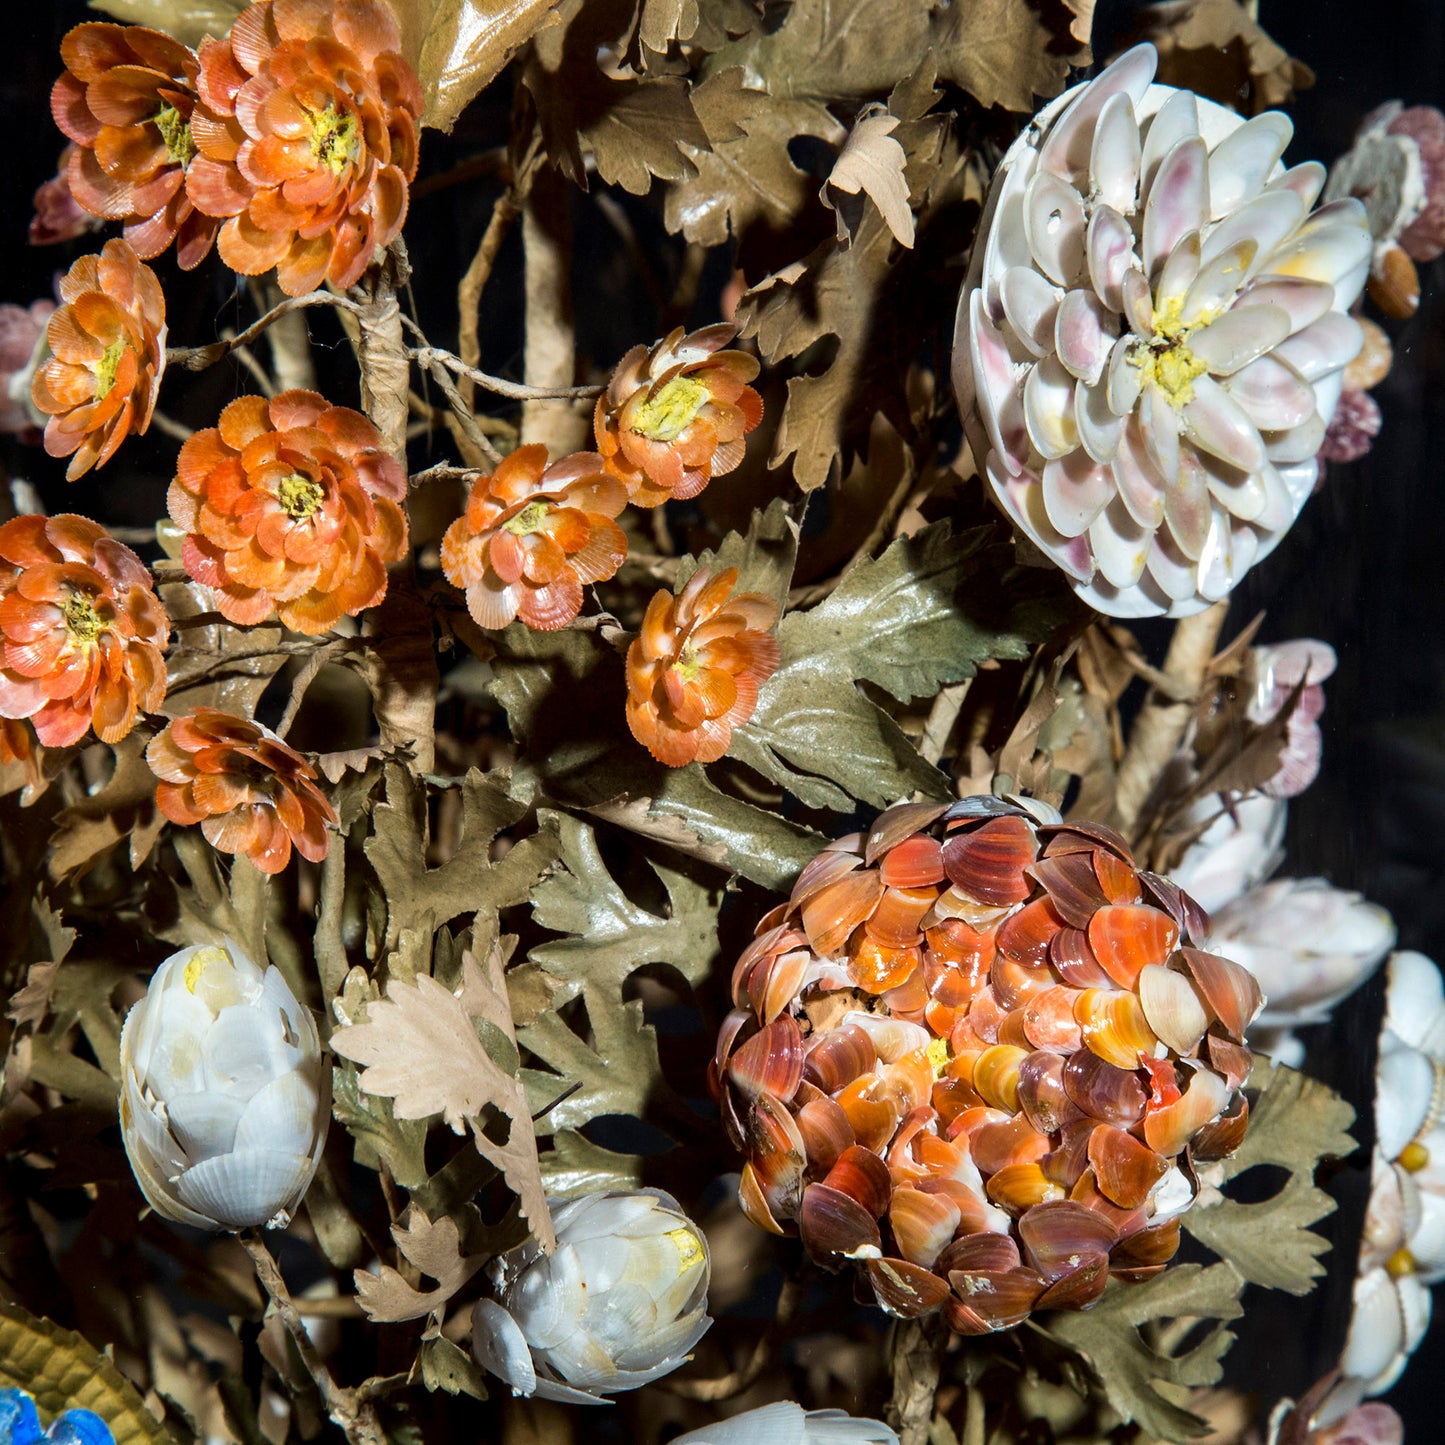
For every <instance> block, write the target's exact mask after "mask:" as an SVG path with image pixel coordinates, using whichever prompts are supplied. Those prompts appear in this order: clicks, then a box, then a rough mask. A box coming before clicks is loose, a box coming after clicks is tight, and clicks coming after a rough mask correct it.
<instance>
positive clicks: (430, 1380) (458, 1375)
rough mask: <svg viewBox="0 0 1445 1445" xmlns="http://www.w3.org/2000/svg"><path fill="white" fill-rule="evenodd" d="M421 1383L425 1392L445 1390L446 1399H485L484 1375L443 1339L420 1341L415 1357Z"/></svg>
mask: <svg viewBox="0 0 1445 1445" xmlns="http://www.w3.org/2000/svg"><path fill="white" fill-rule="evenodd" d="M416 1363H417V1368H418V1370H420V1372H421V1382H422V1384H423V1385H424V1386H425V1387H426V1388H427V1389H428V1390H445V1391H446V1392H447V1394H448V1395H470V1396H471V1397H472V1398H473V1399H474V1400H485V1399H486V1398H487V1372H486V1371H485V1370H484V1369H482V1367H481V1366H480V1365H479V1364H478V1363H477V1362H476V1360H474V1359H473V1358H472V1356H471V1355H470V1354H469V1353H468V1352H467V1351H466V1350H464V1349H462V1348H461V1346H460V1345H454V1344H453V1343H452V1342H451V1341H450V1340H449V1339H447V1338H446V1336H445V1335H436V1336H435V1337H433V1338H432V1339H429V1340H423V1341H422V1346H421V1351H420V1353H419V1354H418V1355H417V1361H416Z"/></svg>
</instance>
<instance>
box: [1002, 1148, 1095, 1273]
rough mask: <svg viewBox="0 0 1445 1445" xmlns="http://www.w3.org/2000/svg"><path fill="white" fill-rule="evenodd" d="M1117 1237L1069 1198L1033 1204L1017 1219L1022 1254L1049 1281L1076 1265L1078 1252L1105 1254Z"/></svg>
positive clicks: (1092, 1211)
mask: <svg viewBox="0 0 1445 1445" xmlns="http://www.w3.org/2000/svg"><path fill="white" fill-rule="evenodd" d="M1100 1127H1101V1128H1102V1127H1103V1126H1102V1125H1101V1126H1100ZM1095 1132H1097V1130H1096V1131H1095ZM1118 1237H1119V1236H1118V1233H1117V1232H1116V1231H1115V1229H1114V1226H1113V1224H1112V1222H1111V1221H1110V1220H1108V1219H1106V1218H1105V1217H1104V1216H1103V1215H1102V1214H1099V1213H1098V1212H1097V1211H1095V1210H1093V1209H1089V1208H1087V1207H1086V1206H1084V1205H1082V1204H1078V1203H1076V1202H1075V1201H1074V1200H1072V1199H1058V1200H1053V1201H1051V1202H1049V1203H1047V1204H1040V1205H1037V1206H1036V1207H1035V1208H1033V1209H1030V1210H1029V1212H1028V1213H1027V1214H1025V1215H1024V1216H1023V1217H1022V1218H1021V1219H1020V1220H1019V1239H1020V1241H1021V1242H1022V1244H1023V1251H1024V1258H1025V1259H1026V1260H1027V1261H1028V1264H1029V1266H1030V1268H1032V1269H1036V1270H1038V1272H1039V1273H1040V1274H1041V1275H1043V1277H1044V1278H1045V1279H1046V1280H1049V1281H1050V1282H1052V1281H1054V1280H1059V1279H1063V1278H1064V1276H1065V1275H1067V1274H1069V1273H1070V1272H1071V1271H1072V1270H1074V1269H1075V1268H1077V1267H1078V1261H1079V1257H1080V1256H1084V1255H1101V1256H1105V1257H1107V1255H1108V1253H1109V1251H1110V1250H1111V1249H1112V1248H1113V1247H1114V1244H1115V1242H1116V1241H1117V1239H1118Z"/></svg>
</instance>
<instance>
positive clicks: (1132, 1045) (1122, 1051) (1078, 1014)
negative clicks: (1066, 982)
mask: <svg viewBox="0 0 1445 1445" xmlns="http://www.w3.org/2000/svg"><path fill="white" fill-rule="evenodd" d="M1074 1017H1075V1018H1076V1019H1078V1021H1079V1026H1080V1028H1081V1029H1082V1031H1083V1035H1084V1047H1085V1048H1086V1049H1088V1050H1089V1051H1090V1052H1092V1053H1095V1054H1097V1055H1098V1056H1099V1057H1100V1058H1101V1059H1103V1060H1104V1062H1105V1063H1108V1064H1113V1065H1114V1067H1115V1068H1119V1069H1137V1068H1138V1067H1139V1056H1140V1055H1141V1054H1150V1055H1152V1054H1154V1053H1155V1052H1156V1050H1157V1049H1158V1047H1159V1040H1158V1038H1156V1037H1155V1034H1154V1031H1153V1030H1152V1029H1151V1028H1150V1027H1149V1023H1148V1020H1147V1019H1146V1018H1145V1017H1144V1009H1143V1007H1142V1006H1141V1004H1140V1003H1139V999H1138V997H1137V995H1135V994H1132V993H1125V992H1123V990H1121V989H1114V988H1086V989H1084V990H1083V992H1082V993H1080V994H1079V996H1078V998H1077V999H1075V1000H1074Z"/></svg>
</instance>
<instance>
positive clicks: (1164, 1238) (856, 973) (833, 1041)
mask: <svg viewBox="0 0 1445 1445" xmlns="http://www.w3.org/2000/svg"><path fill="white" fill-rule="evenodd" d="M1204 926H1205V919H1204V916H1203V914H1202V912H1201V910H1200V909H1199V907H1198V905H1197V904H1196V903H1195V902H1194V901H1193V900H1192V899H1191V898H1189V896H1188V895H1187V894H1185V893H1183V892H1181V891H1180V889H1179V888H1178V887H1177V886H1176V885H1175V884H1173V883H1171V882H1170V881H1169V880H1168V879H1165V878H1163V877H1160V876H1159V875H1157V874H1153V873H1147V872H1141V871H1140V870H1139V869H1138V868H1137V867H1136V866H1135V864H1134V861H1133V859H1132V857H1131V856H1130V853H1129V849H1128V847H1127V845H1126V844H1125V843H1124V841H1123V839H1121V838H1120V837H1119V836H1118V835H1117V834H1115V833H1113V832H1112V831H1111V830H1109V829H1108V828H1105V827H1102V826H1100V825H1097V824H1092V823H1086V822H1069V823H1064V822H1062V821H1060V818H1059V815H1058V813H1057V812H1055V811H1054V810H1053V809H1051V808H1047V807H1045V806H1044V805H1041V804H1037V803H1032V802H1027V803H1025V802H1014V801H1011V800H1004V799H999V798H993V797H978V798H965V799H963V800H962V801H961V802H958V803H954V804H952V805H946V804H933V803H905V804H901V805H900V806H898V807H895V808H890V809H889V810H888V811H887V812H885V813H883V814H881V815H880V816H879V817H878V818H877V819H876V820H875V821H874V823H873V825H872V827H871V828H870V829H869V831H868V833H867V835H866V837H864V836H862V835H854V836H852V837H849V838H844V839H840V840H839V841H838V842H836V843H833V844H831V845H829V846H828V847H827V848H825V849H824V850H823V851H822V852H821V853H820V854H819V855H818V856H817V857H816V858H815V859H814V860H813V861H812V862H811V863H809V864H808V865H807V867H806V868H804V869H803V872H802V873H801V874H800V875H799V877H798V881H797V883H796V884H795V885H794V888H793V893H792V896H791V898H790V899H789V900H788V902H787V903H785V904H783V905H780V906H779V907H777V908H775V909H773V910H772V912H770V913H769V914H767V915H766V916H765V917H764V918H763V919H762V920H761V921H760V923H759V924H758V927H757V931H756V936H755V937H754V939H753V942H752V944H751V945H750V946H749V947H748V948H747V949H746V950H745V951H744V953H743V954H742V956H741V957H740V958H739V959H738V962H737V965H736V967H735V969H734V971H733V979H732V991H733V1002H734V1004H735V1005H736V1007H735V1008H734V1009H733V1011H732V1012H731V1013H730V1014H729V1015H728V1017H727V1018H726V1019H725V1020H724V1023H723V1026H722V1029H721V1031H720V1033H719V1036H718V1043H717V1050H716V1053H715V1055H714V1061H713V1066H712V1068H713V1073H712V1079H713V1084H714V1087H715V1090H716V1092H717V1094H718V1096H719V1098H720V1101H721V1105H722V1119H723V1125H724V1128H725V1130H726V1131H727V1133H728V1135H729V1137H730V1138H731V1139H732V1141H733V1143H734V1144H735V1145H736V1146H737V1147H738V1148H739V1149H740V1150H741V1151H742V1153H743V1154H744V1156H745V1158H746V1162H745V1164H744V1166H743V1171H742V1180H741V1183H740V1185H739V1198H740V1201H741V1204H742V1207H743V1210H744V1212H745V1213H746V1214H747V1215H748V1217H749V1218H750V1219H752V1220H753V1222H754V1223H755V1224H758V1225H759V1226H760V1227H761V1228H763V1229H766V1230H769V1231H771V1232H772V1233H776V1234H782V1233H793V1232H796V1233H797V1234H799V1235H800V1236H801V1238H802V1242H803V1245H804V1247H805V1248H806V1249H807V1251H808V1252H809V1254H810V1255H811V1256H812V1257H813V1259H814V1260H816V1261H817V1262H818V1263H820V1264H822V1265H824V1266H826V1267H829V1268H832V1269H838V1268H842V1267H844V1266H845V1265H848V1264H850V1263H851V1264H853V1265H855V1266H856V1267H858V1268H860V1269H861V1270H862V1271H863V1273H864V1275H865V1278H866V1281H867V1284H868V1285H869V1286H871V1289H872V1292H873V1294H874V1296H875V1298H876V1299H877V1301H878V1303H879V1304H880V1305H881V1306H882V1307H883V1308H884V1309H885V1310H887V1311H889V1312H890V1313H892V1314H895V1315H901V1316H904V1317H907V1318H916V1317H919V1316H922V1315H927V1314H933V1313H936V1312H939V1311H942V1313H943V1317H944V1319H945V1320H946V1322H947V1323H948V1324H949V1325H950V1326H951V1327H952V1328H953V1329H954V1330H956V1331H958V1332H959V1333H962V1334H984V1333H988V1332H991V1331H995V1330H1001V1329H1007V1328H1009V1327H1011V1326H1013V1325H1016V1324H1019V1323H1020V1322H1021V1321H1023V1320H1025V1319H1026V1318H1028V1316H1029V1315H1030V1314H1031V1313H1032V1312H1033V1311H1035V1310H1046V1309H1084V1308H1087V1307H1088V1306H1089V1305H1090V1304H1092V1303H1093V1302H1094V1301H1095V1300H1097V1299H1098V1298H1099V1296H1100V1295H1101V1294H1102V1293H1103V1290H1104V1286H1105V1283H1106V1282H1107V1279H1108V1276H1109V1274H1110V1273H1111V1272H1112V1273H1114V1274H1116V1275H1118V1276H1120V1277H1121V1278H1123V1279H1125V1280H1140V1279H1145V1278H1148V1277H1150V1276H1152V1275H1154V1274H1157V1273H1158V1272H1159V1271H1160V1270H1161V1269H1163V1268H1164V1267H1165V1266H1166V1265H1167V1263H1168V1261H1169V1260H1170V1259H1171V1258H1172V1256H1173V1255H1174V1252H1175V1250H1176V1248H1177V1246H1178V1242H1179V1228H1180V1216H1181V1215H1182V1214H1183V1213H1184V1211H1185V1210H1186V1209H1188V1208H1189V1206H1190V1204H1191V1203H1192V1202H1193V1197H1194V1191H1195V1188H1196V1186H1195V1184H1194V1182H1193V1181H1194V1180H1195V1179H1196V1178H1197V1174H1196V1169H1197V1167H1198V1166H1199V1165H1201V1164H1203V1163H1204V1162H1205V1161H1207V1160H1211V1159H1218V1158H1222V1157H1224V1156H1226V1155H1228V1154H1229V1153H1231V1152H1233V1150H1234V1149H1235V1148H1237V1147H1238V1145H1239V1143H1240V1141H1241V1140H1242V1139H1243V1137H1244V1134H1245V1130H1246V1128H1247V1124H1248V1106H1247V1101H1246V1100H1245V1099H1244V1097H1243V1096H1242V1094H1241V1093H1240V1090H1241V1089H1242V1087H1243V1084H1244V1082H1245V1080H1246V1079H1247V1078H1248V1077H1249V1074H1250V1070H1251V1067H1252V1056H1251V1054H1250V1051H1249V1049H1248V1047H1247V1046H1246V1044H1245V1039H1244V1034H1245V1029H1246V1028H1247V1027H1248V1025H1249V1024H1250V1022H1251V1020H1252V1019H1253V1018H1254V1016H1255V1015H1256V1014H1257V1013H1258V1011H1259V1009H1260V1006H1261V1004H1262V1003H1263V999H1262V996H1261V994H1260V991H1259V987H1258V985H1257V984H1256V983H1255V981H1254V979H1253V978H1252V977H1251V976H1250V975H1249V973H1248V972H1247V971H1246V970H1245V969H1243V968H1241V967H1240V966H1239V965H1238V964H1235V963H1232V962H1230V961H1229V960H1228V959H1224V958H1220V957H1219V956H1217V955H1215V954H1211V953H1206V952H1204V951H1203V950H1202V949H1201V948H1199V947H1198V946H1197V944H1198V940H1199V938H1200V936H1201V935H1202V934H1203V932H1204Z"/></svg>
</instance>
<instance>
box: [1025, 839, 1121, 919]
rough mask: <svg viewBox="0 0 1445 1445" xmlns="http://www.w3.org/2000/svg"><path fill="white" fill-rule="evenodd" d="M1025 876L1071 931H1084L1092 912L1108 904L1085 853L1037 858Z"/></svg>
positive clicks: (1090, 857) (1091, 861)
mask: <svg viewBox="0 0 1445 1445" xmlns="http://www.w3.org/2000/svg"><path fill="white" fill-rule="evenodd" d="M1027 872H1028V875H1029V877H1031V878H1032V879H1034V881H1035V882H1036V883H1039V884H1040V885H1041V886H1042V887H1043V889H1044V891H1045V892H1046V893H1047V894H1048V895H1049V900H1050V902H1051V903H1052V904H1053V905H1054V908H1055V910H1056V911H1057V913H1058V915H1059V917H1060V918H1062V919H1063V920H1064V922H1065V923H1067V924H1069V925H1070V926H1071V927H1073V928H1087V927H1088V926H1089V923H1090V921H1091V920H1092V919H1093V917H1094V914H1095V912H1096V911H1097V910H1098V909H1100V908H1102V907H1104V905H1105V904H1106V903H1107V902H1108V899H1106V898H1105V896H1104V891H1103V889H1102V888H1101V887H1100V886H1099V878H1098V875H1097V874H1096V873H1095V872H1094V863H1093V858H1092V856H1091V855H1090V854H1088V853H1063V854H1059V855H1057V856H1055V857H1045V858H1040V859H1039V861H1038V862H1037V863H1034V864H1033V865H1031V866H1030V867H1029V868H1028V869H1027Z"/></svg>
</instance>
